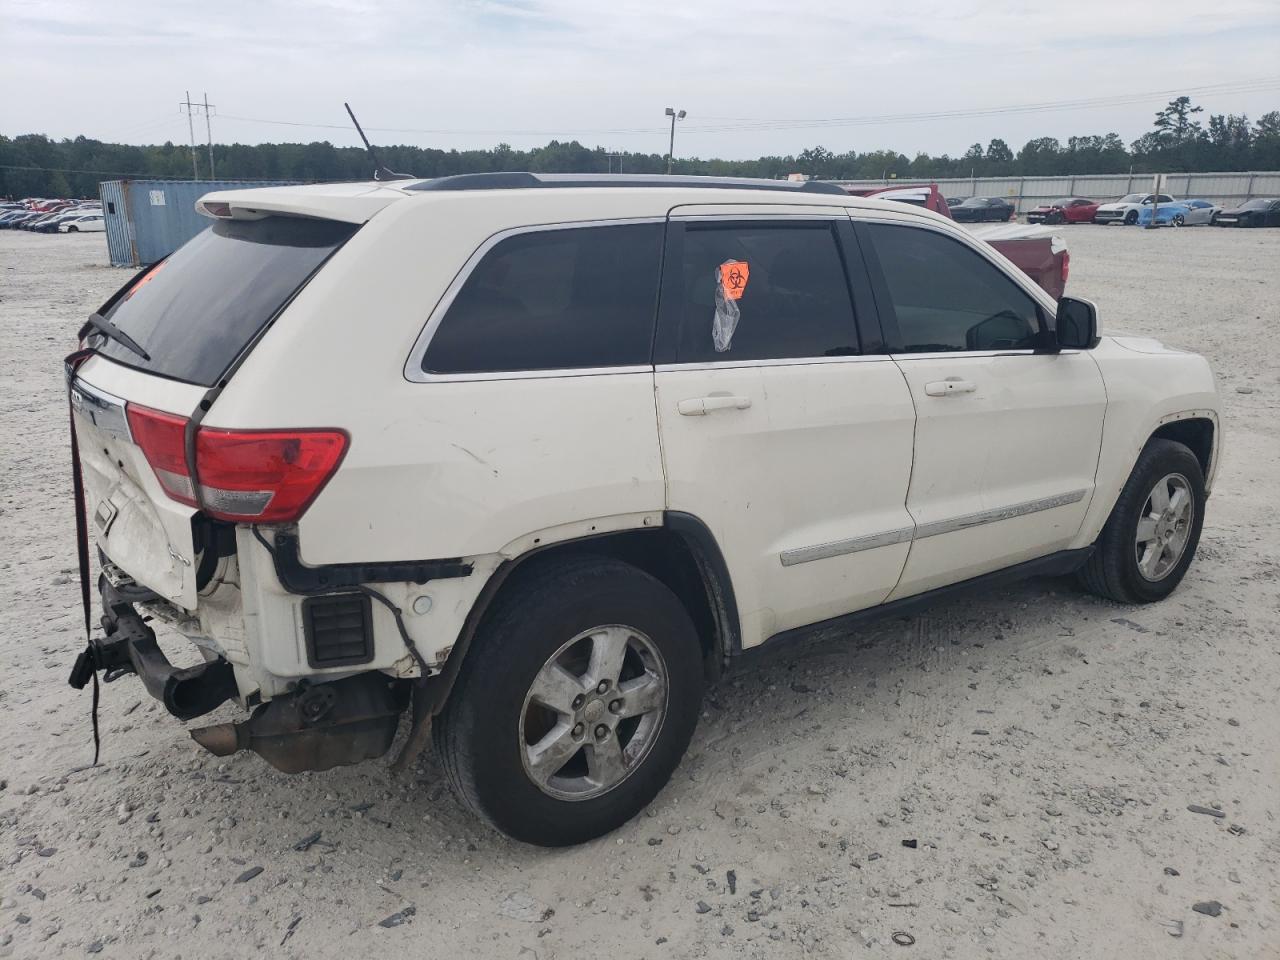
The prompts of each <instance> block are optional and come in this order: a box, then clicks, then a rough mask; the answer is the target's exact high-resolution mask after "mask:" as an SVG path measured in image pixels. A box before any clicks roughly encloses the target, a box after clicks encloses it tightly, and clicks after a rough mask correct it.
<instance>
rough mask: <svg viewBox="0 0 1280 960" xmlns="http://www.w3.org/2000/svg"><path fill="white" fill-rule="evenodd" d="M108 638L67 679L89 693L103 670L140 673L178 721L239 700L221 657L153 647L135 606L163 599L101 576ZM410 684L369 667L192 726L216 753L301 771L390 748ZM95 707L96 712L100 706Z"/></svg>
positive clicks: (109, 676) (302, 684)
mask: <svg viewBox="0 0 1280 960" xmlns="http://www.w3.org/2000/svg"><path fill="white" fill-rule="evenodd" d="M98 592H99V593H100V594H101V596H102V609H103V614H102V618H101V624H102V628H103V631H104V633H105V634H106V635H105V636H103V637H95V638H94V639H93V640H91V641H90V643H89V646H88V647H87V648H86V649H85V650H84V651H83V652H82V653H81V654H80V656H79V657H78V658H77V659H76V662H75V666H74V667H73V668H72V670H71V676H70V678H69V683H70V684H71V686H72V687H74V688H76V689H77V690H79V689H83V688H84V686H85V685H86V684H88V683H89V681H90V680H91V679H92V678H93V676H94V674H95V673H97V672H98V671H102V674H103V681H104V682H106V683H110V682H111V681H113V680H116V679H119V678H120V677H122V676H124V675H126V674H130V673H134V674H137V675H138V677H139V679H141V680H142V684H143V686H145V687H146V689H147V692H148V693H150V694H151V695H152V696H153V697H155V698H156V699H157V700H159V701H160V702H161V703H163V704H164V705H165V709H167V710H168V711H169V712H170V713H171V714H173V715H174V716H175V717H177V718H178V719H179V720H191V719H193V718H195V717H198V716H201V715H203V714H206V713H209V712H210V711H211V710H213V709H214V708H215V707H218V706H219V705H221V704H222V703H224V702H226V701H227V700H231V699H234V698H235V697H236V696H237V687H236V680H235V673H234V670H233V668H232V666H231V664H230V663H228V662H227V661H226V660H224V659H222V658H217V659H214V660H209V661H206V662H204V663H201V664H197V665H196V666H193V667H182V668H180V667H175V666H174V665H173V664H172V663H170V662H169V659H168V658H167V657H166V656H165V655H164V651H162V650H161V649H160V646H159V645H158V644H157V643H156V634H155V631H154V630H152V629H151V627H149V626H148V625H147V622H146V620H145V619H144V618H143V617H142V615H141V614H139V613H138V612H137V611H136V610H135V609H134V606H133V605H134V604H135V603H146V602H147V601H149V600H154V599H156V597H157V595H156V594H154V593H152V592H151V591H150V590H147V589H146V588H143V587H139V586H136V585H133V584H126V585H122V586H119V587H117V586H116V585H115V584H113V583H112V582H111V581H110V580H109V579H108V578H107V577H106V576H101V577H99V580H98ZM408 692H409V690H408V684H406V683H405V682H404V681H397V680H394V679H392V678H390V677H388V676H386V675H385V674H383V673H379V672H376V671H367V672H364V673H358V674H355V675H353V676H347V677H345V678H343V679H339V680H335V681H332V682H328V683H321V684H313V683H308V682H307V681H305V680H302V681H299V682H298V683H297V684H296V685H295V686H294V688H293V690H292V692H290V693H288V694H285V695H283V696H279V697H276V698H275V699H273V700H271V701H270V702H268V703H264V704H260V705H259V706H258V707H257V708H256V709H255V710H254V711H253V713H252V714H251V715H250V717H249V719H248V720H245V721H243V722H241V723H223V724H215V725H214V726H210V727H201V728H198V729H194V730H192V731H190V732H191V736H192V738H193V739H194V740H195V741H196V742H197V743H199V744H200V745H201V746H202V747H204V748H205V749H207V750H209V751H210V752H211V753H214V754H216V755H218V756H226V755H228V754H231V753H235V752H236V751H237V750H252V751H253V752H254V753H257V754H258V755H259V756H261V757H262V758H263V759H264V760H266V761H267V762H268V763H270V764H271V765H272V766H273V767H275V768H276V769H277V770H282V771H284V772H285V773H300V772H302V771H304V770H327V769H329V768H330V767H335V766H341V765H345V764H352V763H358V762H360V761H362V760H371V759H373V758H375V757H380V756H382V755H383V754H384V753H386V752H387V751H388V750H389V749H390V748H391V743H392V741H393V740H394V739H395V733H396V728H397V726H398V725H399V719H400V714H401V713H402V712H404V709H405V707H406V706H407V705H408ZM95 709H96V708H95Z"/></svg>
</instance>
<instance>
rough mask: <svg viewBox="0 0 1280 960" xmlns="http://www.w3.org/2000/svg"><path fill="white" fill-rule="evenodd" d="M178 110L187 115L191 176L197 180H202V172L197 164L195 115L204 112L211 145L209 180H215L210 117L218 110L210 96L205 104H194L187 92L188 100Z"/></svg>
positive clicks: (205, 129)
mask: <svg viewBox="0 0 1280 960" xmlns="http://www.w3.org/2000/svg"><path fill="white" fill-rule="evenodd" d="M178 109H179V110H182V111H183V112H184V113H185V114H186V115H187V132H188V133H189V134H190V135H191V176H192V177H193V178H195V179H196V180H199V179H200V170H199V168H198V166H197V163H196V127H195V115H196V113H197V112H198V111H203V112H204V133H205V138H206V140H207V142H208V144H209V179H210V180H212V179H213V127H212V124H211V123H210V120H209V116H210V114H212V112H213V111H214V110H216V109H218V108H217V107H216V106H215V105H214V104H212V103H210V102H209V95H208V94H207V93H206V94H205V95H204V103H192V102H191V91H190V90H188V91H187V99H186V100H184V101H182V102H181V103H179V104H178Z"/></svg>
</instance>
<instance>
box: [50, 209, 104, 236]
mask: <svg viewBox="0 0 1280 960" xmlns="http://www.w3.org/2000/svg"><path fill="white" fill-rule="evenodd" d="M106 229H107V224H106V221H104V220H103V219H102V214H100V213H88V214H85V215H83V216H79V217H71V218H68V219H66V220H63V221H62V222H61V223H59V224H58V232H59V233H102V232H103V231H105V230H106Z"/></svg>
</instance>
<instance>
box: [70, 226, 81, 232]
mask: <svg viewBox="0 0 1280 960" xmlns="http://www.w3.org/2000/svg"><path fill="white" fill-rule="evenodd" d="M79 232H80V228H79V227H67V233H79Z"/></svg>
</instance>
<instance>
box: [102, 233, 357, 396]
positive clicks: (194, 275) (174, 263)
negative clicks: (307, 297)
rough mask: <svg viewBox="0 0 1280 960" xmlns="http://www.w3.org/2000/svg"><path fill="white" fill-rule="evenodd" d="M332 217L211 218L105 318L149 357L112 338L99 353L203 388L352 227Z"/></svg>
mask: <svg viewBox="0 0 1280 960" xmlns="http://www.w3.org/2000/svg"><path fill="white" fill-rule="evenodd" d="M356 229H357V226H356V225H355V224H350V223H338V222H336V221H333V220H311V219H303V218H301V217H267V218H266V219H264V220H219V221H217V222H215V223H214V224H213V225H212V226H211V227H209V228H208V229H207V230H205V231H203V232H201V233H199V234H197V235H196V236H195V237H193V238H192V239H191V240H190V241H188V242H187V243H186V244H185V245H183V246H182V247H179V248H178V250H177V251H175V252H174V253H173V254H172V255H170V257H169V258H168V259H167V260H162V261H161V262H160V263H159V264H157V265H156V266H155V267H153V268H152V269H151V270H150V271H148V272H147V273H145V274H144V275H143V276H142V277H141V278H139V279H138V280H136V281H135V282H134V284H133V286H132V287H131V288H130V289H129V290H127V291H125V292H124V293H123V294H122V295H121V296H120V297H119V299H117V300H116V301H115V303H113V304H112V305H111V307H110V308H109V309H108V310H107V312H106V314H105V315H106V318H107V319H108V320H110V321H111V323H113V324H114V325H115V326H117V327H119V328H120V330H122V331H123V332H124V333H126V334H128V335H129V336H130V337H132V338H133V339H134V340H136V341H137V342H138V344H139V345H140V346H141V347H142V348H143V349H144V350H146V351H147V353H148V354H149V355H150V357H151V359H150V360H144V359H142V357H140V356H138V355H137V354H136V353H134V352H132V351H131V350H128V349H127V348H125V347H124V346H122V345H121V344H118V343H116V342H115V341H113V340H105V339H104V338H102V337H97V338H95V339H96V340H97V341H101V343H100V345H99V344H97V343H95V345H96V346H97V350H98V352H99V353H102V354H104V355H105V356H108V357H110V358H111V359H113V360H118V361H119V362H120V363H123V364H125V365H127V366H131V367H138V368H140V369H142V370H147V371H149V372H152V373H157V374H160V375H161V376H165V377H171V378H173V379H175V380H184V381H186V382H188V383H195V384H199V385H200V386H205V387H210V386H213V385H214V384H215V383H217V382H218V379H219V378H220V377H221V376H222V375H223V374H224V373H226V371H227V369H228V368H229V367H230V366H231V364H232V362H233V361H234V360H235V358H236V357H237V356H238V355H239V354H240V352H241V351H242V350H244V348H245V347H247V346H248V345H249V344H250V343H251V342H252V341H253V339H254V337H256V336H257V335H258V333H259V332H260V331H261V330H262V328H263V327H265V326H266V325H267V322H268V321H269V320H270V319H271V318H272V316H274V315H275V313H276V312H277V311H278V310H279V309H280V308H281V307H282V306H283V305H284V304H285V302H286V301H287V300H288V299H289V298H290V297H291V296H293V294H294V293H296V292H297V290H298V289H299V288H300V287H301V286H302V285H303V284H304V283H306V282H307V280H308V279H309V278H310V276H311V274H312V273H314V272H315V270H316V268H317V267H319V266H320V264H322V263H323V262H324V261H325V258H327V257H328V256H329V255H330V254H331V253H333V252H334V250H336V249H337V248H338V247H340V246H341V245H342V244H343V243H344V242H346V240H347V239H348V238H349V237H350V236H351V235H352V234H353V233H355V231H356Z"/></svg>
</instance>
